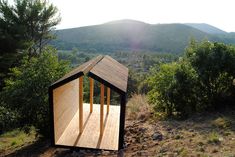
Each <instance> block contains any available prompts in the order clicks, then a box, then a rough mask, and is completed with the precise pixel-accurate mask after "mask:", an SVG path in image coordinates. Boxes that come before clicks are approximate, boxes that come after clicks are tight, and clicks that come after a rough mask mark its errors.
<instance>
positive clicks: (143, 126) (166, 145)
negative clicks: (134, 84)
mask: <svg viewBox="0 0 235 157" xmlns="http://www.w3.org/2000/svg"><path fill="white" fill-rule="evenodd" d="M0 156H8V157H13V156H19V157H21V156H22V157H27V156H30V157H34V156H35V157H38V156H40V157H68V156H72V157H76V156H79V157H80V156H133V157H135V156H156V157H160V156H168V157H175V156H183V157H187V156H193V157H194V156H195V157H200V156H201V157H206V156H211V157H235V112H231V113H230V114H226V116H225V115H224V114H221V113H213V114H212V113H210V114H206V115H203V116H202V115H195V116H193V117H192V118H190V119H188V120H184V121H177V120H166V121H157V120H154V119H152V118H149V119H136V120H130V119H127V120H126V127H125V148H124V149H123V150H120V151H119V152H117V151H92V150H71V149H64V148H63V149H62V148H53V147H50V141H49V140H39V141H36V142H34V143H28V144H25V146H22V148H21V149H19V150H16V151H11V150H7V151H3V152H1V155H0Z"/></svg>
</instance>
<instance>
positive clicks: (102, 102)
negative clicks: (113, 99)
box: [100, 83, 104, 135]
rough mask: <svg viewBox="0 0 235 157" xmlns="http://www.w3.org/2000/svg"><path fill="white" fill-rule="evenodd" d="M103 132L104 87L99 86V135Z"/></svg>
mask: <svg viewBox="0 0 235 157" xmlns="http://www.w3.org/2000/svg"><path fill="white" fill-rule="evenodd" d="M103 132H104V85H103V84H102V83H101V85H100V135H103Z"/></svg>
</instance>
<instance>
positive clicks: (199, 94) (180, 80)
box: [148, 41, 235, 117]
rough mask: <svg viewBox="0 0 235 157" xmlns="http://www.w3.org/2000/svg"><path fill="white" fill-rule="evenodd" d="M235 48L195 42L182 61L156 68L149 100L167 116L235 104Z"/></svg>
mask: <svg viewBox="0 0 235 157" xmlns="http://www.w3.org/2000/svg"><path fill="white" fill-rule="evenodd" d="M234 69H235V47H233V46H230V45H225V44H223V43H211V42H208V41H203V42H202V43H197V42H195V41H192V42H191V43H190V45H189V47H188V48H187V49H186V52H185V56H184V57H181V58H180V59H179V61H177V62H175V63H170V64H162V65H161V66H160V68H159V67H158V66H157V67H153V68H152V69H151V75H150V76H149V78H148V83H149V87H150V88H151V90H150V92H149V93H148V98H149V102H150V103H152V104H154V105H155V109H156V110H157V111H163V112H166V113H167V115H172V114H173V113H177V115H181V116H184V117H185V116H188V115H190V114H191V113H194V112H201V111H205V110H215V109H220V108H225V107H226V106H230V105H232V106H234V101H235V94H234V93H235V87H234V86H233V79H234V78H235V70H234Z"/></svg>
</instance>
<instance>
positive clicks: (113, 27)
mask: <svg viewBox="0 0 235 157" xmlns="http://www.w3.org/2000/svg"><path fill="white" fill-rule="evenodd" d="M56 34H57V39H56V40H54V41H53V42H52V45H54V46H56V47H57V48H58V49H64V50H71V49H72V48H74V47H76V48H78V49H79V50H81V51H89V52H104V53H110V52H117V51H149V52H168V53H182V52H183V51H184V49H185V47H186V46H187V45H188V42H189V40H190V38H192V37H193V38H195V39H196V40H203V39H205V38H206V39H208V40H210V41H219V42H223V41H224V40H225V39H227V38H228V40H227V41H226V42H227V43H233V42H234V43H235V41H233V37H231V36H229V37H227V35H225V34H222V35H220V36H217V35H215V34H211V33H208V31H207V32H205V31H202V30H199V29H196V28H195V27H192V26H189V25H186V24H153V25H152V24H147V23H144V22H140V21H134V20H119V21H113V22H108V23H104V24H101V25H94V26H86V27H78V28H71V29H63V30H57V31H56ZM234 39H235V38H234Z"/></svg>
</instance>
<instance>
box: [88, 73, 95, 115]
mask: <svg viewBox="0 0 235 157" xmlns="http://www.w3.org/2000/svg"><path fill="white" fill-rule="evenodd" d="M89 80H90V113H92V111H93V93H94V80H93V79H92V78H91V77H89Z"/></svg>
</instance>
